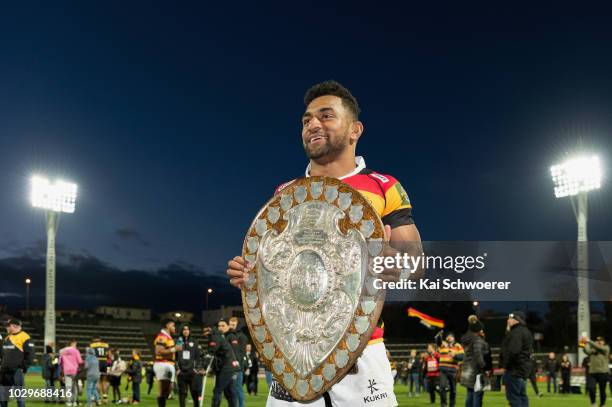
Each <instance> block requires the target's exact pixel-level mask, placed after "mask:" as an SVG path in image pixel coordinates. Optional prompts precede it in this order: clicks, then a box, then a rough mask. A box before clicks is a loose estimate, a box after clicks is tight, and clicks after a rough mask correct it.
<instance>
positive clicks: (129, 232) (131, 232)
mask: <svg viewBox="0 0 612 407" xmlns="http://www.w3.org/2000/svg"><path fill="white" fill-rule="evenodd" d="M115 236H117V237H118V238H119V239H121V240H123V241H132V242H136V243H139V244H141V245H142V246H145V247H151V242H149V241H148V240H147V239H145V238H144V236H143V235H142V234H141V233H140V232H139V231H137V230H136V229H134V228H129V227H124V228H119V229H116V230H115ZM114 246H115V245H113V247H114Z"/></svg>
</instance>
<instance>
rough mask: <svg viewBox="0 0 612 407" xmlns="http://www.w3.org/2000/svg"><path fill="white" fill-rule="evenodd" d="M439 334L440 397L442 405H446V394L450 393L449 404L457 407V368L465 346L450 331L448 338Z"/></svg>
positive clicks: (451, 406)
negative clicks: (444, 338)
mask: <svg viewBox="0 0 612 407" xmlns="http://www.w3.org/2000/svg"><path fill="white" fill-rule="evenodd" d="M436 336H437V339H438V341H439V343H438V345H439V346H440V350H439V352H440V399H441V400H442V407H446V394H447V393H449V395H450V397H449V405H450V407H455V400H456V398H457V381H456V377H457V369H458V368H459V362H461V361H462V360H463V356H464V355H463V346H461V344H459V343H457V342H456V341H455V335H454V334H452V333H448V334H447V335H446V340H444V341H442V340H441V339H442V336H441V335H440V336H438V335H436Z"/></svg>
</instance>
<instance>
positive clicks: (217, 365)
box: [205, 319, 240, 407]
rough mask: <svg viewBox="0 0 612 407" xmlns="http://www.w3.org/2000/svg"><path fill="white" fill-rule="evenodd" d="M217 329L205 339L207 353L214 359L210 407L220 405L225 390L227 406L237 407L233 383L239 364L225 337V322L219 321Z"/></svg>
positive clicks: (227, 327) (226, 328) (226, 331)
mask: <svg viewBox="0 0 612 407" xmlns="http://www.w3.org/2000/svg"><path fill="white" fill-rule="evenodd" d="M217 327H218V329H214V330H213V331H212V332H211V333H210V335H209V336H208V337H205V338H206V339H207V340H208V352H209V353H210V354H211V355H212V356H213V357H214V360H213V368H214V371H215V388H214V389H213V398H212V407H219V406H220V405H221V397H222V396H223V392H224V391H225V390H227V396H228V406H229V407H238V397H237V394H236V387H235V381H236V376H237V374H238V372H239V371H240V364H239V363H238V359H237V358H236V355H235V354H234V350H233V349H232V346H231V345H230V343H229V341H228V340H227V338H226V337H225V334H227V333H228V331H229V325H228V324H227V321H225V320H224V319H221V320H219V322H218V324H217Z"/></svg>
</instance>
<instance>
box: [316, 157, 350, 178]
mask: <svg viewBox="0 0 612 407" xmlns="http://www.w3.org/2000/svg"><path fill="white" fill-rule="evenodd" d="M355 167H356V164H355V153H354V152H350V154H342V155H340V156H338V157H336V158H335V159H334V160H333V161H330V162H316V161H315V160H310V175H311V176H325V177H332V178H340V177H343V176H345V175H346V174H350V173H351V172H352V171H353V170H354V169H355Z"/></svg>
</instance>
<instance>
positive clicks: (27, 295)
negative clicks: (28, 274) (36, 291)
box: [25, 278, 32, 321]
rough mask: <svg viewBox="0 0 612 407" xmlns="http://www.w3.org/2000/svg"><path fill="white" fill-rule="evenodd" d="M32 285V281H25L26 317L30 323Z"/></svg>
mask: <svg viewBox="0 0 612 407" xmlns="http://www.w3.org/2000/svg"><path fill="white" fill-rule="evenodd" d="M31 283H32V280H30V279H29V278H26V279H25V284H26V315H27V318H28V321H29V320H30V284H31Z"/></svg>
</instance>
